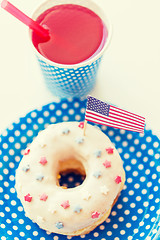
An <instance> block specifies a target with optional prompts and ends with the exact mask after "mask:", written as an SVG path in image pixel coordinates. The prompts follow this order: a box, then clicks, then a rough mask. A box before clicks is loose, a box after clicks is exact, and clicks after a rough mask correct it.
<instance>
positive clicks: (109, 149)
mask: <svg viewBox="0 0 160 240" xmlns="http://www.w3.org/2000/svg"><path fill="white" fill-rule="evenodd" d="M106 151H107V153H108V154H112V153H113V151H114V148H111V147H109V148H106Z"/></svg>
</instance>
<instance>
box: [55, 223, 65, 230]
mask: <svg viewBox="0 0 160 240" xmlns="http://www.w3.org/2000/svg"><path fill="white" fill-rule="evenodd" d="M55 226H56V228H58V229H61V228H63V227H64V225H63V223H62V222H56V223H55Z"/></svg>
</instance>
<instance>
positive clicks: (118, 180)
mask: <svg viewBox="0 0 160 240" xmlns="http://www.w3.org/2000/svg"><path fill="white" fill-rule="evenodd" d="M115 182H116V183H117V184H119V183H120V182H122V179H121V177H120V176H117V177H116V178H115Z"/></svg>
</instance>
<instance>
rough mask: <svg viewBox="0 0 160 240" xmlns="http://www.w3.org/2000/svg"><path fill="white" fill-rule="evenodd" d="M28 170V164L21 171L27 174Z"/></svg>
mask: <svg viewBox="0 0 160 240" xmlns="http://www.w3.org/2000/svg"><path fill="white" fill-rule="evenodd" d="M29 169H30V166H29V164H28V165H27V166H24V167H23V168H22V170H23V171H24V172H28V171H29Z"/></svg>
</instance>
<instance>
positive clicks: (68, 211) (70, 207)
mask: <svg viewBox="0 0 160 240" xmlns="http://www.w3.org/2000/svg"><path fill="white" fill-rule="evenodd" d="M83 126H84V125H83V124H82V123H81V124H79V123H77V122H65V123H59V124H53V125H50V126H49V127H47V129H46V130H44V131H41V132H40V133H39V134H38V136H37V137H36V138H35V139H34V141H33V142H32V143H31V145H30V147H29V148H27V150H26V151H25V152H24V153H25V154H24V156H23V159H22V160H21V162H20V164H19V168H18V170H17V171H16V190H17V193H18V197H19V198H20V200H21V202H22V204H23V206H24V210H25V212H27V215H28V217H29V218H31V219H32V220H33V221H35V222H37V224H38V225H39V226H40V227H41V228H43V229H45V230H47V231H49V232H56V233H62V234H72V233H73V232H76V231H78V230H80V229H83V228H86V227H88V226H90V225H92V224H94V223H95V222H96V221H97V219H99V218H101V217H103V215H104V214H105V213H106V212H107V211H108V210H109V209H110V208H111V206H112V204H113V202H114V200H115V198H116V197H117V195H118V194H119V192H120V190H121V187H120V186H121V180H122V179H121V177H123V179H124V170H123V165H122V160H121V158H120V156H119V154H118V152H117V150H116V149H115V147H114V146H113V144H112V143H111V142H110V140H109V138H108V137H107V136H106V135H105V134H104V133H103V132H101V131H99V130H97V129H96V128H95V127H94V126H92V125H90V124H87V126H86V131H85V136H84V135H83ZM82 166H83V167H82ZM66 169H73V170H76V169H77V170H79V171H80V172H84V170H85V173H86V178H85V180H84V182H83V183H82V184H81V185H80V186H77V187H75V188H68V189H64V188H62V187H60V186H59V185H58V183H57V182H58V177H57V176H58V174H59V172H60V171H63V170H66ZM25 170H26V171H25Z"/></svg>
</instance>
